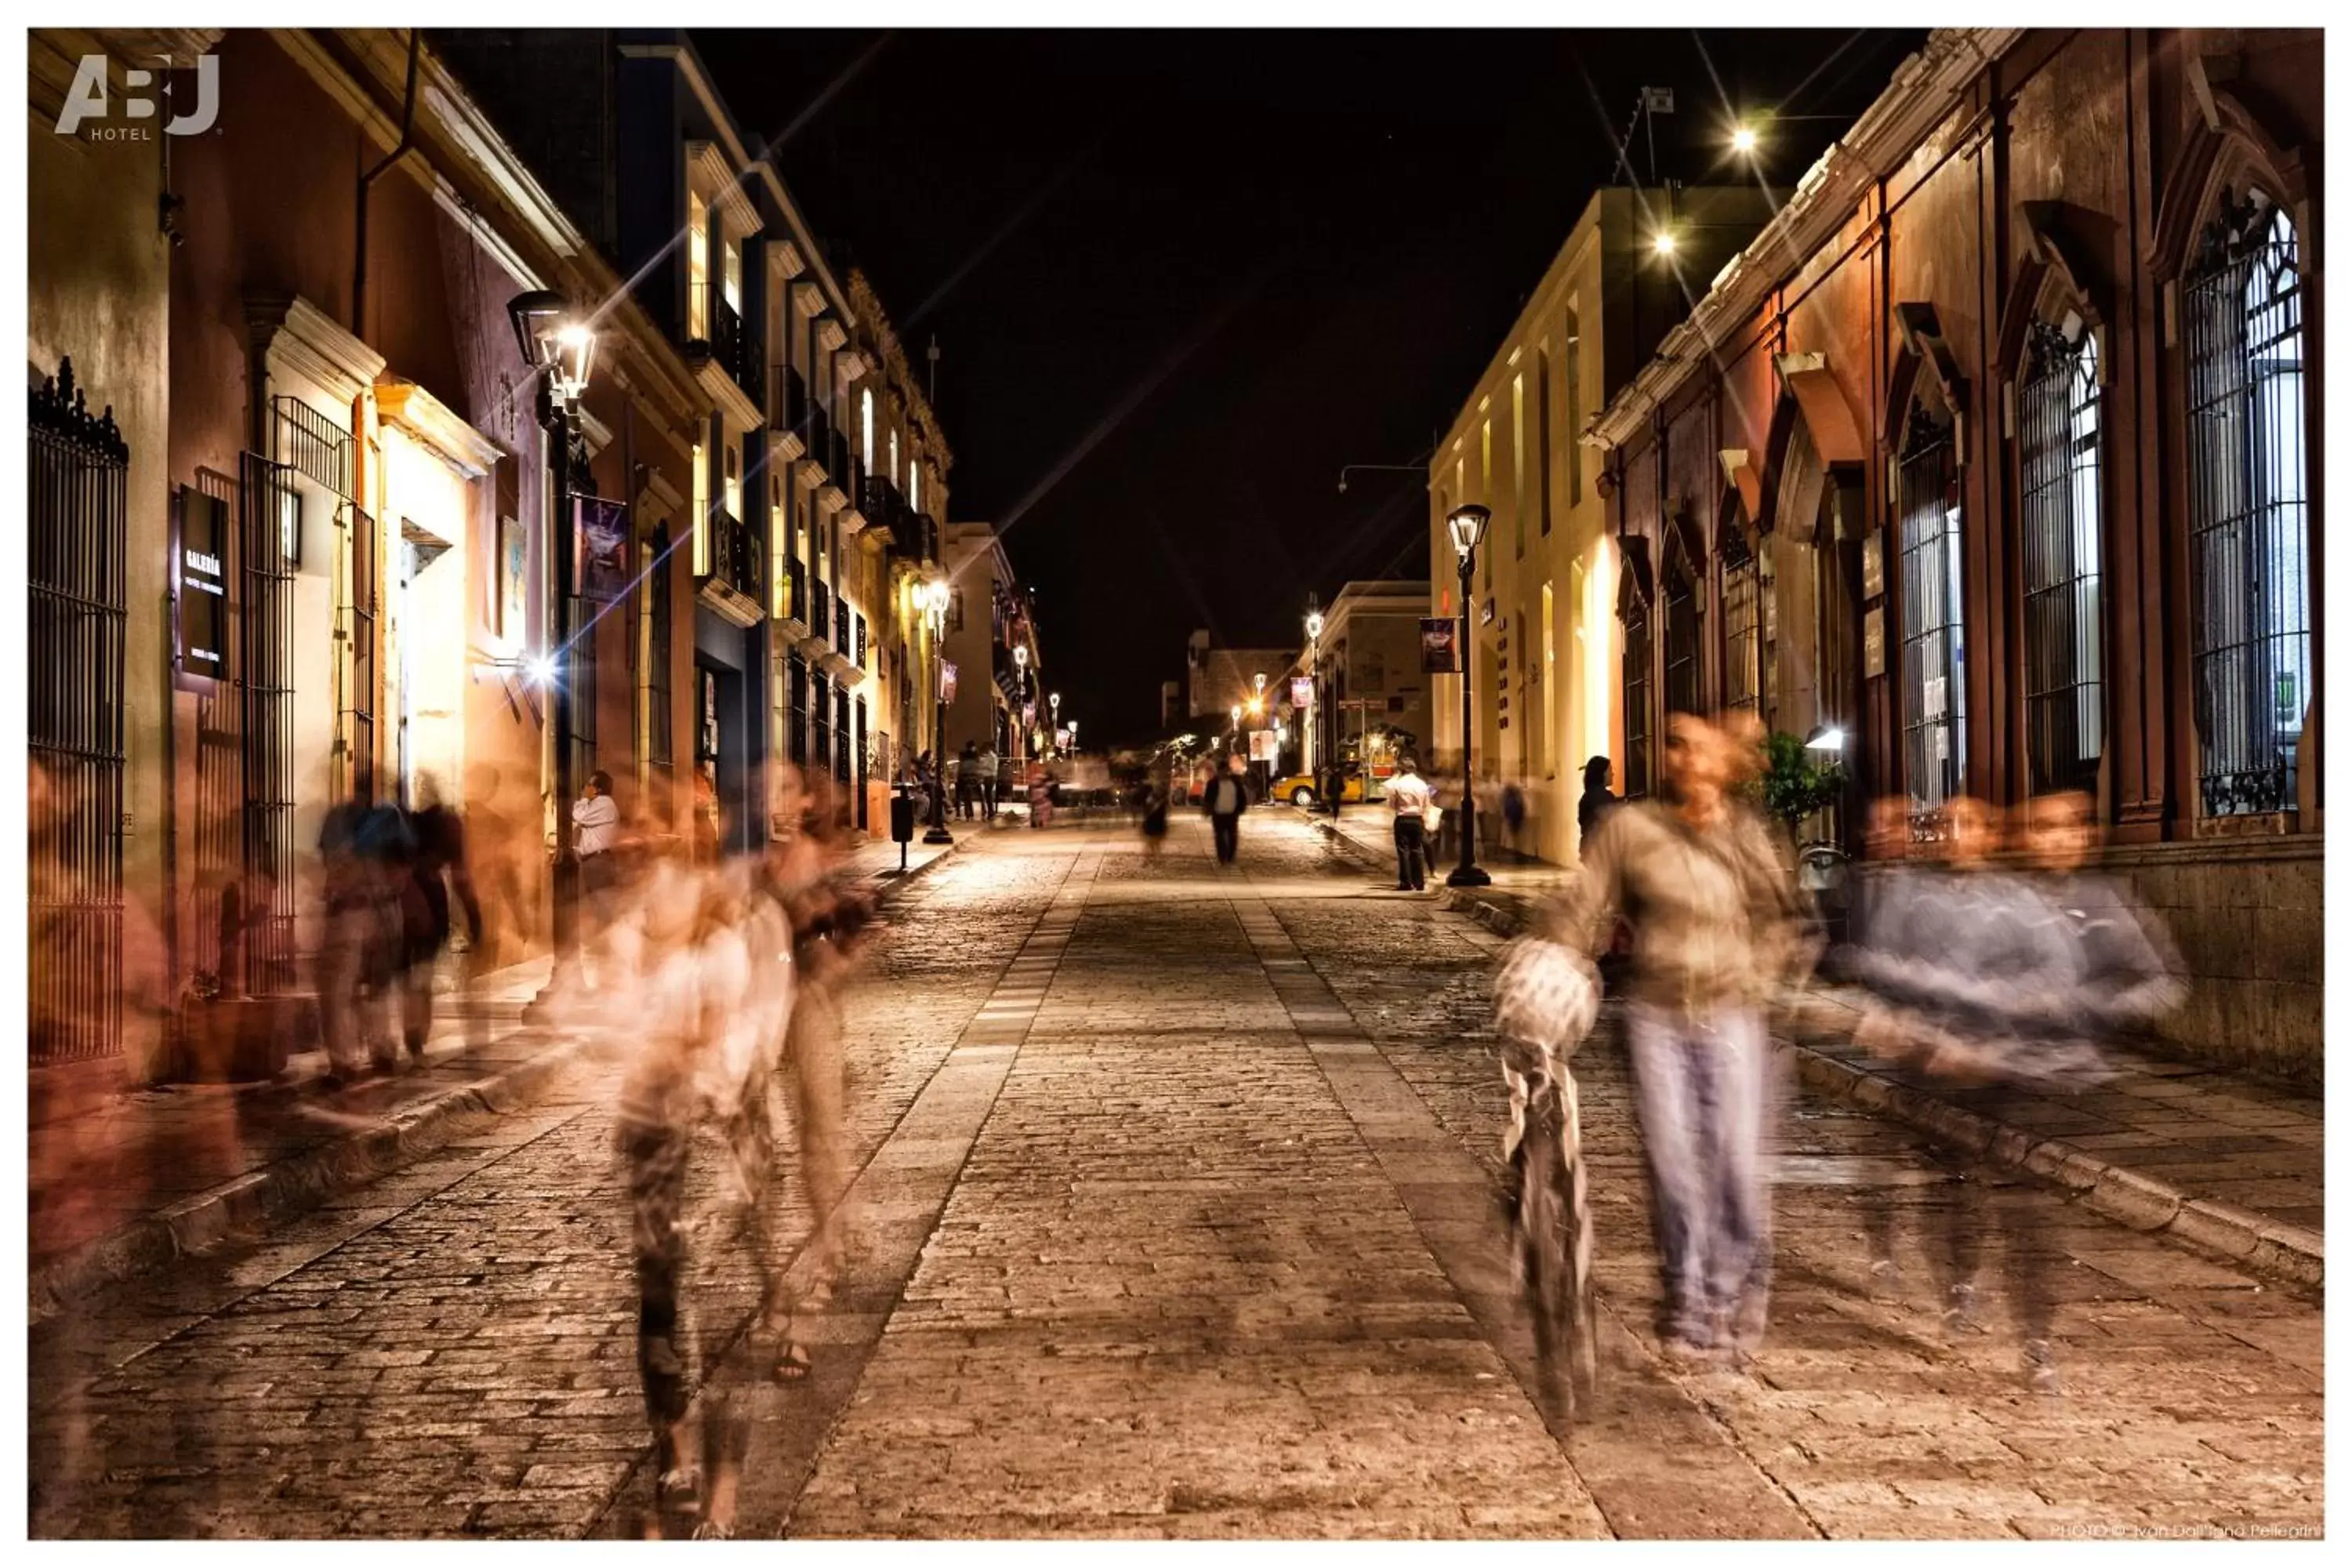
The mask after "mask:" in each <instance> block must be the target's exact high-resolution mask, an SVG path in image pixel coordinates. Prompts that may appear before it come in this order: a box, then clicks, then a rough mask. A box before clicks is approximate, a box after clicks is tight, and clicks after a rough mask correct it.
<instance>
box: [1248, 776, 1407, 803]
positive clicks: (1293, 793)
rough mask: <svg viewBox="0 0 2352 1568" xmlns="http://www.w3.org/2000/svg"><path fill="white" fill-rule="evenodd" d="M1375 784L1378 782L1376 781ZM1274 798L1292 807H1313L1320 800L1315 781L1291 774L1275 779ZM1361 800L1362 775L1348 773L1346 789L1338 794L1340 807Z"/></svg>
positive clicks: (1362, 792) (1362, 795)
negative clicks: (1284, 801) (1286, 802)
mask: <svg viewBox="0 0 2352 1568" xmlns="http://www.w3.org/2000/svg"><path fill="white" fill-rule="evenodd" d="M1386 776H1387V775H1386V773H1385V772H1384V773H1382V774H1381V779H1385V778H1386ZM1375 782H1380V781H1377V780H1376V781H1375ZM1274 798H1275V799H1276V800H1286V801H1288V802H1289V803H1290V804H1291V805H1314V804H1315V803H1316V801H1317V800H1318V799H1319V798H1320V795H1318V792H1317V789H1316V781H1315V779H1314V778H1313V777H1312V776H1311V775H1309V774H1307V773H1293V774H1291V775H1290V776H1289V777H1288V778H1286V779H1276V780H1275V781H1274ZM1363 798H1364V775H1363V774H1361V773H1349V775H1348V782H1347V784H1346V787H1345V788H1343V789H1342V790H1341V791H1340V794H1339V800H1340V803H1341V804H1342V805H1358V804H1360V803H1361V802H1362V800H1363ZM1375 798H1377V797H1375Z"/></svg>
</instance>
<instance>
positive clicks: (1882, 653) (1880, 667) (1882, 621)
mask: <svg viewBox="0 0 2352 1568" xmlns="http://www.w3.org/2000/svg"><path fill="white" fill-rule="evenodd" d="M1862 673H1863V674H1864V675H1885V673H1886V612H1885V610H1884V609H1874V610H1868V611H1865V612H1864V615H1863V617H1862Z"/></svg>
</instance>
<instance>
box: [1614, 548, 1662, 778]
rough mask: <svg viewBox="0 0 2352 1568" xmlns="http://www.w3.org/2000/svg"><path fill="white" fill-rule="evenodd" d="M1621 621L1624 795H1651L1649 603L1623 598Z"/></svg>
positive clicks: (1632, 596)
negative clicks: (1622, 648)
mask: <svg viewBox="0 0 2352 1568" xmlns="http://www.w3.org/2000/svg"><path fill="white" fill-rule="evenodd" d="M1618 618H1619V619H1620V620H1622V622H1623V623H1624V626H1625V659H1624V668H1625V766H1624V779H1625V796H1626V798H1627V799H1629V800H1631V799H1633V798H1635V797H1637V796H1640V795H1648V794H1649V793H1650V733H1651V731H1650V697H1651V692H1652V690H1653V689H1654V687H1655V685H1656V681H1655V679H1654V677H1653V674H1652V663H1653V659H1654V654H1653V652H1652V646H1651V640H1650V603H1649V601H1648V600H1647V599H1645V598H1643V597H1642V595H1640V594H1638V593H1633V594H1628V595H1624V598H1623V602H1622V604H1621V605H1620V606H1619V609H1618Z"/></svg>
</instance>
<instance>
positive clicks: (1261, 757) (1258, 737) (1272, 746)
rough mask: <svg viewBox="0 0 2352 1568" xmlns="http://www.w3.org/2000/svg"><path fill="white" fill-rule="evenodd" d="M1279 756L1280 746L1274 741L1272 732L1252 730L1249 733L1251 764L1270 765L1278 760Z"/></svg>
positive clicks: (1280, 753)
mask: <svg viewBox="0 0 2352 1568" xmlns="http://www.w3.org/2000/svg"><path fill="white" fill-rule="evenodd" d="M1281 755H1282V752H1281V744H1280V742H1277V741H1276V739H1275V734H1274V731H1271V730H1252V731H1250V761H1251V762H1254V763H1271V762H1275V761H1276V760H1278V759H1279V758H1280V757H1281Z"/></svg>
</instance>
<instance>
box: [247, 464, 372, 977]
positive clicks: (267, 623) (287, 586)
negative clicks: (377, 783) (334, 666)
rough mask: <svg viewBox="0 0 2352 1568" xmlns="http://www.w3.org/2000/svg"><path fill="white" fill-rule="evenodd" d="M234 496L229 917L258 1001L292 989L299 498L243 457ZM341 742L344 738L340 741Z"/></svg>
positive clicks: (281, 474)
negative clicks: (233, 817)
mask: <svg viewBox="0 0 2352 1568" xmlns="http://www.w3.org/2000/svg"><path fill="white" fill-rule="evenodd" d="M244 467H245V475H244V482H243V483H242V484H241V485H240V486H239V487H238V494H239V496H240V498H241V499H242V500H244V502H245V506H246V515H245V519H244V521H243V523H242V525H241V526H240V527H239V529H238V531H237V532H238V549H239V553H240V556H241V560H240V563H239V573H238V574H239V576H240V577H241V578H242V579H243V581H242V582H241V583H240V584H239V586H238V591H239V593H240V594H241V595H243V607H244V615H243V616H242V621H243V626H242V630H243V633H244V636H243V638H242V644H243V646H242V647H240V648H239V649H238V654H239V665H240V674H239V678H238V680H237V696H238V699H239V706H240V707H241V709H242V713H241V714H240V739H241V740H242V742H243V748H242V749H243V755H242V757H241V758H240V766H239V772H240V777H239V779H238V784H239V785H240V787H241V789H242V791H243V795H242V800H241V804H240V810H239V816H240V818H241V831H240V833H239V835H238V838H239V844H238V870H239V872H240V876H239V878H238V881H237V888H238V889H239V891H238V896H237V898H236V902H235V903H234V904H233V906H232V912H233V913H234V915H235V917H236V925H237V928H238V930H237V940H238V941H239V942H241V944H242V946H243V949H244V961H245V962H244V964H243V969H244V973H243V976H242V979H243V983H244V985H245V988H246V990H247V993H248V994H252V995H256V996H276V995H282V994H286V993H288V992H289V991H291V990H292V989H293V986H294V575H295V566H294V555H293V551H294V549H295V548H296V545H297V542H298V541H299V538H300V528H299V522H298V521H295V520H297V519H299V516H300V511H301V497H300V495H299V493H298V492H297V490H296V489H295V483H294V479H293V475H292V470H290V469H289V468H286V467H285V466H284V465H283V464H280V463H273V462H271V461H270V460H269V459H268V458H262V457H257V456H256V455H255V454H253V453H250V452H248V453H247V454H245V459H244ZM347 738H348V737H347Z"/></svg>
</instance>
